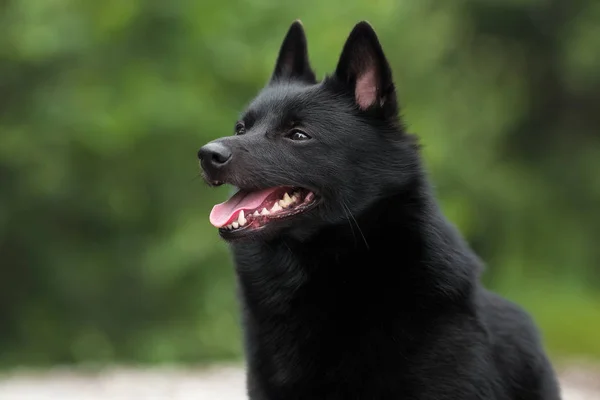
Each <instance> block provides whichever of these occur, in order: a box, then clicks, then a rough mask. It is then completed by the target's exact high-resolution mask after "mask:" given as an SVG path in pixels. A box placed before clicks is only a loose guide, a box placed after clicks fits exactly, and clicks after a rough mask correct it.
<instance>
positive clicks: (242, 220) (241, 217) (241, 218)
mask: <svg viewBox="0 0 600 400" xmlns="http://www.w3.org/2000/svg"><path fill="white" fill-rule="evenodd" d="M246 222H248V221H246V217H245V216H244V210H242V211H240V215H238V223H239V224H240V226H244V225H246Z"/></svg>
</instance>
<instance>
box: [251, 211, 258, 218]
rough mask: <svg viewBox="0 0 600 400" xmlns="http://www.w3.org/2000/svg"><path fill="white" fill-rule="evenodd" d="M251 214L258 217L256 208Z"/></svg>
mask: <svg viewBox="0 0 600 400" xmlns="http://www.w3.org/2000/svg"><path fill="white" fill-rule="evenodd" d="M252 215H254V216H255V217H258V216H259V215H260V214H259V213H258V210H256V211H254V214H252Z"/></svg>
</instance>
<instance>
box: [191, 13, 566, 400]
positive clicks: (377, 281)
mask: <svg viewBox="0 0 600 400" xmlns="http://www.w3.org/2000/svg"><path fill="white" fill-rule="evenodd" d="M199 157H200V159H201V164H202V168H203V170H204V176H205V178H206V180H207V181H208V182H209V183H210V184H211V185H219V184H222V183H228V184H231V185H233V186H235V187H237V188H238V189H239V191H238V192H237V193H236V194H235V195H234V196H233V197H232V198H230V199H229V200H228V201H226V202H225V203H223V204H219V205H216V206H215V207H214V208H213V210H212V212H211V216H210V220H211V223H212V224H213V225H215V226H216V227H218V228H219V233H220V234H221V236H222V237H223V238H224V239H225V240H227V241H229V242H230V243H231V247H232V250H233V254H234V258H235V263H236V270H237V274H238V277H239V289H240V297H241V299H242V305H243V318H244V325H245V338H246V356H247V360H248V377H247V378H248V382H247V383H248V393H249V396H250V399H251V400H296V399H297V400H311V399H328V400H337V399H340V400H341V399H344V400H350V399H357V400H358V399H361V400H363V399H376V400H391V399H415V400H416V399H432V400H442V399H452V400H457V399H486V400H492V399H496V400H501V399H502V400H508V399H515V400H516V399H518V400H529V399H530V400H534V399H535V400H538V399H545V400H555V399H559V398H560V395H559V388H558V385H557V381H556V378H555V375H554V372H553V369H552V367H551V365H550V363H549V361H548V359H547V357H546V355H545V354H544V351H543V349H542V346H541V343H540V338H539V336H538V333H537V330H536V328H535V326H534V324H533V323H532V321H531V319H530V317H529V316H528V315H527V314H526V313H525V312H524V311H523V310H521V309H520V308H519V307H518V306H516V305H514V304H512V303H510V302H508V301H507V300H504V299H502V298H500V297H499V296H497V295H495V294H493V293H490V292H488V291H487V290H486V289H484V288H483V287H482V285H481V284H480V283H479V279H478V278H479V272H480V269H481V262H480V260H479V259H478V258H477V256H476V255H475V254H474V253H473V252H472V250H471V249H470V248H469V247H468V245H467V244H466V243H465V242H464V241H463V239H462V238H461V236H460V235H459V233H458V232H457V231H456V230H455V228H454V227H453V226H452V225H451V224H450V223H449V222H448V221H447V220H446V219H445V218H444V216H443V215H442V214H441V212H440V209H439V207H438V205H437V204H436V200H435V199H434V196H433V194H432V190H431V188H430V186H429V184H428V181H427V177H426V174H425V172H424V170H423V166H422V162H421V159H420V157H419V152H418V146H417V144H416V140H414V138H413V137H412V136H410V135H409V134H407V133H406V132H405V130H404V128H403V126H402V124H401V123H400V121H399V116H398V106H397V101H396V93H395V89H394V84H393V81H392V74H391V70H390V67H389V65H388V62H387V60H386V58H385V56H384V54H383V51H382V49H381V46H380V44H379V41H378V39H377V36H376V35H375V32H374V31H373V29H372V28H371V26H370V25H369V24H368V23H366V22H361V23H359V24H358V25H356V26H355V28H354V29H353V31H352V33H351V34H350V36H349V38H348V40H347V42H346V44H345V46H344V49H343V51H342V54H341V57H340V59H339V63H338V65H337V68H336V70H335V73H334V74H333V75H331V76H328V77H326V78H325V79H324V80H323V81H321V82H317V80H316V79H315V74H314V72H313V71H312V70H311V67H310V65H309V60H308V55H307V46H306V38H305V35H304V30H303V28H302V25H301V24H300V23H299V22H295V23H294V24H293V25H292V26H291V28H290V30H289V32H288V34H287V36H286V37H285V40H284V42H283V45H282V47H281V50H280V53H279V57H278V59H277V63H276V66H275V71H274V74H273V76H272V78H271V81H270V82H269V84H268V85H267V86H266V87H265V88H264V90H263V91H262V92H261V93H260V94H259V95H258V96H257V98H256V99H255V100H254V101H252V103H251V104H250V106H249V107H248V109H247V110H246V111H245V113H244V114H243V115H242V117H241V118H240V120H239V121H238V122H237V124H236V125H235V136H230V137H224V138H221V139H218V140H215V141H213V142H210V143H209V144H207V145H205V146H204V147H202V148H201V149H200V151H199Z"/></svg>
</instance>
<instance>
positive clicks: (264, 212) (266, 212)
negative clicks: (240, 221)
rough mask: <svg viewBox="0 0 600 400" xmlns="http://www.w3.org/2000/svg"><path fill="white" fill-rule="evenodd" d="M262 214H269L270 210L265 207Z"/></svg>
mask: <svg viewBox="0 0 600 400" xmlns="http://www.w3.org/2000/svg"><path fill="white" fill-rule="evenodd" d="M260 214H261V215H269V214H270V212H269V210H267V209H266V208H263V209H262V211H261V212H260Z"/></svg>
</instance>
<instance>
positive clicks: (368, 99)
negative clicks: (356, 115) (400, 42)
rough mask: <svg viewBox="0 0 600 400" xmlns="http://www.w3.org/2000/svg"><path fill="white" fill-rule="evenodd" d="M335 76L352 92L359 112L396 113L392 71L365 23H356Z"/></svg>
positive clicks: (374, 35)
mask: <svg viewBox="0 0 600 400" xmlns="http://www.w3.org/2000/svg"><path fill="white" fill-rule="evenodd" d="M335 75H336V77H337V78H338V79H339V80H340V81H341V82H343V83H345V84H346V85H347V86H348V88H350V89H351V90H353V91H354V98H355V101H356V104H357V105H358V106H359V108H360V109H361V110H366V109H369V108H371V107H377V108H382V109H384V110H385V111H389V112H391V113H392V114H394V115H395V114H397V112H398V110H397V107H398V106H397V104H396V101H397V100H396V90H395V88H394V82H393V79H392V70H391V68H390V66H389V64H388V61H387V59H386V58H385V55H384V54H383V50H382V48H381V45H380V44H379V40H378V39H377V35H376V34H375V31H374V30H373V28H372V27H371V25H370V24H369V23H368V22H366V21H362V22H359V23H358V24H357V25H356V26H355V27H354V29H353V30H352V32H351V33H350V36H349V37H348V40H346V44H345V45H344V49H343V50H342V55H341V56H340V60H339V61H338V65H337V68H336V71H335Z"/></svg>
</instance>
